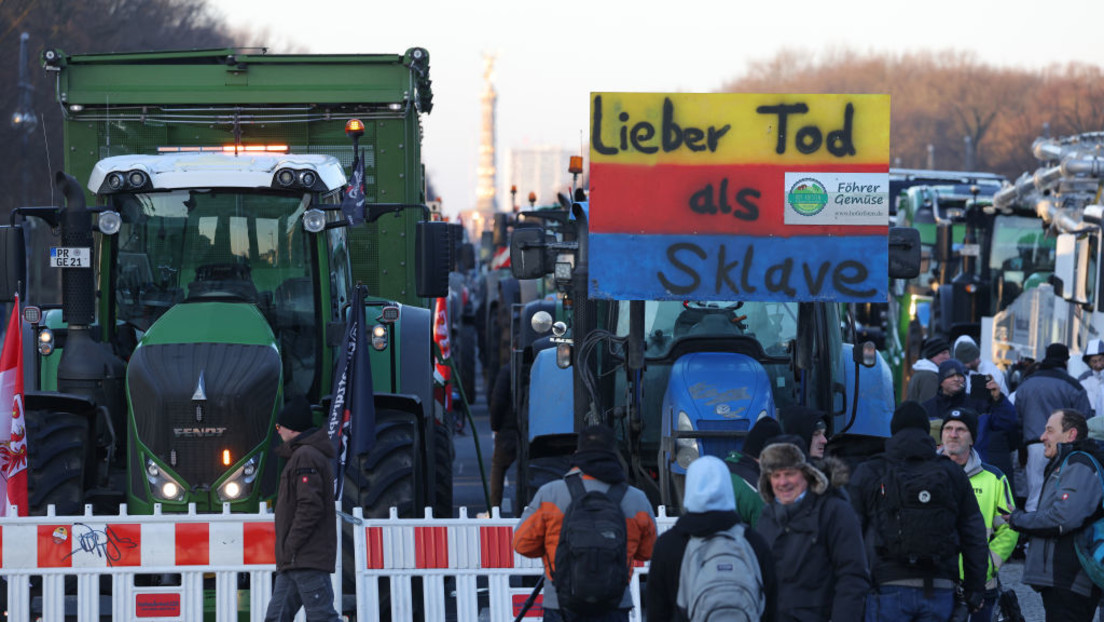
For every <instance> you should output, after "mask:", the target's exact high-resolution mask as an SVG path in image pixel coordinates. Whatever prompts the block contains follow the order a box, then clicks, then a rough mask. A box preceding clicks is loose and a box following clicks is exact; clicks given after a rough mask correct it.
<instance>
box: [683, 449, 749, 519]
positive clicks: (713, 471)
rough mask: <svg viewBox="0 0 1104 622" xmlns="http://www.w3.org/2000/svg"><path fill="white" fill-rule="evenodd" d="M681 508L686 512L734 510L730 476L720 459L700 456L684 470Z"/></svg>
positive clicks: (734, 501) (734, 497) (734, 495)
mask: <svg viewBox="0 0 1104 622" xmlns="http://www.w3.org/2000/svg"><path fill="white" fill-rule="evenodd" d="M682 507H683V508H684V509H685V510H686V511H687V512H713V511H728V512H732V511H734V510H735V509H736V494H735V493H734V492H733V491H732V474H731V473H729V471H728V467H726V466H725V463H724V461H723V460H721V459H720V458H717V457H714V456H702V457H700V458H698V459H697V460H695V461H693V462H691V463H690V466H689V467H688V468H687V469H686V493H685V495H684V496H683V499H682Z"/></svg>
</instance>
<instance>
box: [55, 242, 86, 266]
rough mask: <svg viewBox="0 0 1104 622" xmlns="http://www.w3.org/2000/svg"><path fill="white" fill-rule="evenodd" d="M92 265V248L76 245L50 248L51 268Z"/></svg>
mask: <svg viewBox="0 0 1104 622" xmlns="http://www.w3.org/2000/svg"><path fill="white" fill-rule="evenodd" d="M91 266H92V249H91V248H87V247H83V248H82V247H77V246H54V247H51V248H50V267H51V268H89V267H91Z"/></svg>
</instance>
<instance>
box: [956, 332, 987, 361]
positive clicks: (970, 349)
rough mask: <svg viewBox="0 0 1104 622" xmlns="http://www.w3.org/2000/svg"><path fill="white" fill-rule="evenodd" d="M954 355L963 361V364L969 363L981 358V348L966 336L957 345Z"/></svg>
mask: <svg viewBox="0 0 1104 622" xmlns="http://www.w3.org/2000/svg"><path fill="white" fill-rule="evenodd" d="M954 357H955V358H956V359H958V360H959V361H961V362H962V364H963V365H969V364H970V363H973V362H974V361H976V360H978V359H979V358H981V348H979V347H977V344H976V343H974V342H973V341H972V340H970V339H969V338H966V339H963V340H962V341H959V342H958V345H956V346H955V349H954Z"/></svg>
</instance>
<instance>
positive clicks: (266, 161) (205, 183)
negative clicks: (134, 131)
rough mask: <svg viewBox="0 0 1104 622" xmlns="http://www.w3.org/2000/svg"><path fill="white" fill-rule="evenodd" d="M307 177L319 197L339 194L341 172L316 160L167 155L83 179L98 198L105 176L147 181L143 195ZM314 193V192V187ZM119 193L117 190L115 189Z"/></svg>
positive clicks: (111, 161) (137, 159) (331, 160)
mask: <svg viewBox="0 0 1104 622" xmlns="http://www.w3.org/2000/svg"><path fill="white" fill-rule="evenodd" d="M283 169H291V170H292V171H296V172H298V171H307V170H309V171H313V172H314V173H316V174H317V176H318V180H319V182H320V183H321V184H322V185H323V186H324V187H325V191H333V190H337V189H339V188H342V187H344V186H345V184H346V181H347V180H346V177H345V172H344V170H343V169H342V167H341V162H340V161H338V159H337V158H335V157H333V156H328V155H318V154H302V155H296V154H285V153H240V154H237V155H235V154H233V153H202V152H201V153H167V154H162V155H122V156H113V157H110V158H105V159H103V160H100V161H99V162H97V163H96V166H95V167H94V168H93V169H92V174H91V175H90V176H89V179H88V189H89V190H91V191H92V192H94V193H98V192H100V191H101V189H102V188H103V187H104V182H105V180H106V178H107V176H108V175H110V174H111V173H113V172H120V173H124V174H126V173H128V172H130V171H134V170H140V171H144V172H145V173H146V174H147V175H149V181H150V186H151V187H150V188H147V189H148V190H175V189H181V188H273V187H275V188H279V187H280V186H279V185H277V182H276V181H275V175H276V172H277V171H280V170H283ZM316 188H317V186H316ZM120 190H122V189H120Z"/></svg>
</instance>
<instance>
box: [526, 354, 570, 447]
mask: <svg viewBox="0 0 1104 622" xmlns="http://www.w3.org/2000/svg"><path fill="white" fill-rule="evenodd" d="M572 371H573V370H572V368H567V369H560V367H559V366H557V365H556V348H546V349H544V350H541V351H540V352H538V353H537V356H536V358H535V359H534V360H533V367H532V369H531V370H530V372H529V373H530V375H529V426H528V427H529V442H530V443H532V442H533V439H535V438H539V437H542V436H552V435H562V434H574V433H575V387H574V380H573V378H572V376H571V374H572Z"/></svg>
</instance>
